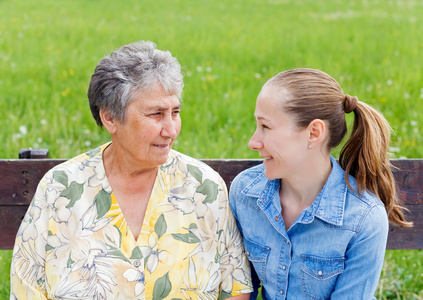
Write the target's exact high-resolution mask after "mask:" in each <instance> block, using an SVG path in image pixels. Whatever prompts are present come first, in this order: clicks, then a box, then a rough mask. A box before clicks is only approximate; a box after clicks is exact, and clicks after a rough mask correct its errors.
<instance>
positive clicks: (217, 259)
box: [214, 250, 220, 264]
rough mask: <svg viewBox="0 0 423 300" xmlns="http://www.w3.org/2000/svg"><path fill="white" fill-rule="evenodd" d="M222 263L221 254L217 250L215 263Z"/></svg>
mask: <svg viewBox="0 0 423 300" xmlns="http://www.w3.org/2000/svg"><path fill="white" fill-rule="evenodd" d="M219 261H220V254H219V251H217V250H216V255H215V256H214V262H215V263H216V264H218V263H219Z"/></svg>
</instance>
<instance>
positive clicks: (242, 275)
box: [219, 178, 253, 299]
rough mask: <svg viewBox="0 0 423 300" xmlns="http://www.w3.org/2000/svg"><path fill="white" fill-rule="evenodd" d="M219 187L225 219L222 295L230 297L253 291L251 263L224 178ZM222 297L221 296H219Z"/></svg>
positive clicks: (222, 237) (223, 217)
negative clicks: (229, 199)
mask: <svg viewBox="0 0 423 300" xmlns="http://www.w3.org/2000/svg"><path fill="white" fill-rule="evenodd" d="M219 189H221V190H222V192H221V197H222V198H221V199H220V201H221V203H222V204H224V205H223V207H224V209H222V210H221V211H222V212H223V213H224V215H220V216H219V219H221V220H224V222H223V228H222V229H221V230H222V234H221V235H222V236H221V237H220V238H221V239H222V241H223V242H224V247H223V246H222V249H223V251H222V253H221V256H220V264H221V270H222V282H221V297H222V293H223V294H226V295H227V296H228V297H230V296H237V295H241V294H246V293H251V292H252V290H253V289H252V282H251V272H250V263H249V261H248V259H247V255H246V253H245V250H244V244H243V242H242V236H241V234H240V232H239V230H238V227H237V225H236V221H235V218H234V216H233V214H232V211H231V210H230V207H229V201H228V192H227V188H226V185H225V182H224V181H223V179H221V178H220V182H219ZM219 299H221V298H219Z"/></svg>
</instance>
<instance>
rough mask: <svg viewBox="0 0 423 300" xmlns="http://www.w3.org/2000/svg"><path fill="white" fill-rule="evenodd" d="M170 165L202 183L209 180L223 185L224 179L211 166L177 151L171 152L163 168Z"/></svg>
mask: <svg viewBox="0 0 423 300" xmlns="http://www.w3.org/2000/svg"><path fill="white" fill-rule="evenodd" d="M170 165H173V166H177V168H178V169H179V170H181V171H182V172H184V173H186V174H187V175H191V176H193V177H195V178H196V179H197V180H198V181H200V182H203V181H204V180H205V179H209V180H211V181H214V182H219V183H223V179H222V177H221V176H220V175H219V173H217V172H216V171H215V170H213V168H211V167H210V166H209V165H207V164H206V163H204V162H202V161H201V160H198V159H195V158H193V157H191V156H188V155H186V154H183V153H180V152H178V151H176V150H171V151H170V153H169V158H168V160H167V162H166V163H165V164H164V165H163V166H162V168H167V167H168V166H170Z"/></svg>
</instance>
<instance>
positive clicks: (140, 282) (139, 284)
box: [122, 269, 145, 297]
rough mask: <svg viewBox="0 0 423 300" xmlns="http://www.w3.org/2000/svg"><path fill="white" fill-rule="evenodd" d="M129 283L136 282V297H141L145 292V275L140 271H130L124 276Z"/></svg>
mask: <svg viewBox="0 0 423 300" xmlns="http://www.w3.org/2000/svg"><path fill="white" fill-rule="evenodd" d="M122 276H123V277H124V278H126V279H127V280H128V281H129V282H136V284H135V297H139V296H140V295H141V294H142V293H144V290H145V282H144V280H145V277H144V273H143V272H141V271H139V270H134V269H128V270H126V271H125V272H124V273H123V275H122Z"/></svg>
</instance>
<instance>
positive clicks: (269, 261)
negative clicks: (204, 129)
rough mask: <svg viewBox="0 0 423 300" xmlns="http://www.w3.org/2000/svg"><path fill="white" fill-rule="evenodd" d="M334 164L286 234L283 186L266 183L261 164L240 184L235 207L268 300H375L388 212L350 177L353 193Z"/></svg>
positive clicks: (233, 195)
mask: <svg viewBox="0 0 423 300" xmlns="http://www.w3.org/2000/svg"><path fill="white" fill-rule="evenodd" d="M331 163H332V171H331V173H330V175H329V178H328V179H327V181H326V183H325V185H324V187H323V189H322V190H321V191H320V193H319V195H318V196H317V197H316V199H315V200H314V202H313V203H312V204H311V206H309V207H308V208H306V209H305V210H303V211H302V213H301V214H300V215H299V217H298V218H297V219H296V220H295V222H294V223H293V224H292V226H291V227H290V228H289V229H288V231H286V229H285V225H284V221H283V219H282V215H281V204H280V200H279V187H280V180H279V179H276V180H269V179H267V178H266V176H265V174H264V166H263V164H261V165H258V166H256V167H253V168H251V169H248V170H245V171H244V172H242V173H240V174H239V175H238V176H237V177H236V178H235V179H234V181H233V183H232V185H231V188H230V196H229V200H230V205H231V209H232V211H233V214H234V216H235V218H236V219H237V222H238V227H239V229H240V231H241V233H242V235H243V237H244V244H245V249H246V251H247V255H248V259H249V260H250V262H251V264H252V266H253V267H254V270H253V275H254V279H255V280H253V281H255V294H256V292H257V287H258V284H259V281H261V283H262V285H263V291H262V294H263V299H296V300H298V299H360V300H363V299H375V298H374V293H375V290H376V287H377V283H378V281H379V277H380V273H381V270H382V265H383V259H384V254H385V248H386V241H387V237H388V227H389V226H388V218H387V214H386V211H385V207H384V205H383V203H382V202H381V201H380V200H379V199H378V198H377V197H375V196H374V195H373V194H369V193H367V192H363V193H362V194H361V195H358V194H357V193H356V192H354V190H356V180H355V179H354V178H353V177H352V176H349V183H350V185H351V186H352V188H353V190H351V189H349V188H348V185H347V183H346V181H345V178H344V176H345V172H344V170H342V168H341V167H340V166H339V165H338V163H337V162H336V160H335V159H334V158H333V157H331ZM254 273H255V274H254ZM252 298H253V299H255V295H254V294H253V295H252Z"/></svg>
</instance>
